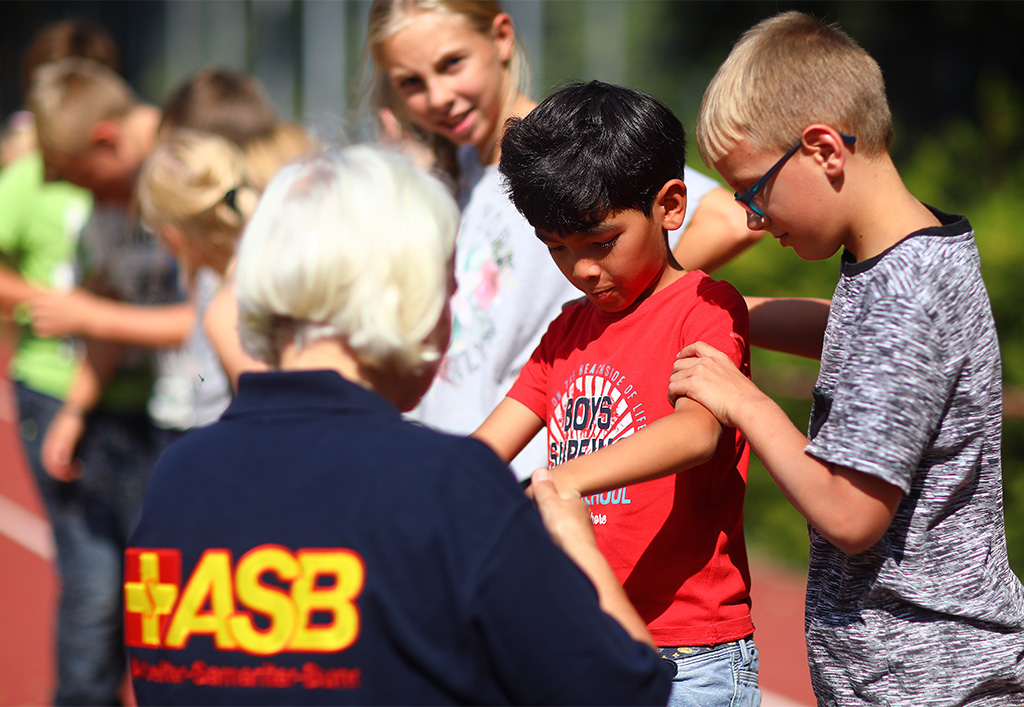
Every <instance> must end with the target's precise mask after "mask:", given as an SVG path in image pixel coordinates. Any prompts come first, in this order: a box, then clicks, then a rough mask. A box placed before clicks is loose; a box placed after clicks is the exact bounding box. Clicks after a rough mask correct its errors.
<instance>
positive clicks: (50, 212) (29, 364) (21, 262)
mask: <svg viewBox="0 0 1024 707" xmlns="http://www.w3.org/2000/svg"><path fill="white" fill-rule="evenodd" d="M91 206H92V197H91V195H90V193H89V192H88V191H87V190H85V189H82V188H80V187H76V186H74V185H72V184H69V183H67V182H44V181H43V160H42V157H41V156H40V155H39V154H38V153H32V154H30V155H28V156H26V157H23V158H21V159H19V160H17V161H15V162H13V163H11V164H9V165H7V166H6V167H4V168H3V169H2V170H0V257H2V261H3V263H4V264H5V265H7V266H8V267H11V268H12V269H14V270H17V271H18V272H19V273H20V274H21V276H22V277H23V278H24V279H25V280H26V281H27V282H30V283H32V284H37V285H41V286H44V287H48V288H53V289H58V290H67V289H70V288H71V287H73V286H74V280H75V270H74V262H75V250H76V246H77V242H78V236H79V233H80V232H81V230H82V226H83V225H84V224H85V222H86V220H87V219H88V217H89V212H90V209H91ZM15 317H16V319H17V320H18V322H19V329H20V331H19V339H18V347H17V350H16V351H15V353H14V356H13V357H12V358H11V364H10V376H11V378H12V379H13V380H16V381H20V382H21V383H23V384H24V385H26V386H27V387H29V388H31V389H32V390H35V391H38V392H40V393H43V394H45V395H49V396H51V397H54V398H59V399H63V398H64V396H65V395H66V393H67V389H68V386H69V385H70V384H71V380H72V378H73V376H74V373H75V360H76V349H75V343H74V341H73V340H71V339H63V338H40V337H38V336H36V335H35V333H34V332H33V331H32V327H31V326H30V325H29V324H28V322H27V319H26V318H24V317H23V316H19V312H18V310H17V309H16V310H15Z"/></svg>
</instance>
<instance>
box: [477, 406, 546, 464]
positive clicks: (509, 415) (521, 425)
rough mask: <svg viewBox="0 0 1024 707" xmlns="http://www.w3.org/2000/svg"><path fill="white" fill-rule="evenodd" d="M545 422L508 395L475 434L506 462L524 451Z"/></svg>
mask: <svg viewBox="0 0 1024 707" xmlns="http://www.w3.org/2000/svg"><path fill="white" fill-rule="evenodd" d="M543 425H544V423H543V420H541V418H539V417H538V416H537V415H536V414H534V412H533V411H532V410H530V409H529V408H528V407H526V406H525V405H523V404H522V403H521V402H519V401H518V400H515V399H513V398H509V397H506V398H504V399H503V400H502V401H501V402H500V403H498V407H496V408H494V411H493V412H492V413H491V414H490V415H488V416H487V419H486V420H484V421H483V423H482V424H481V425H480V426H479V427H478V428H477V429H476V430H475V431H474V432H473V434H472V435H471V436H472V437H474V438H475V439H478V440H480V441H481V442H483V443H484V444H486V445H487V446H488V447H490V448H491V449H492V450H493V451H494V453H495V454H497V455H498V457H499V458H501V460H502V461H503V462H505V463H506V464H508V463H509V462H511V461H512V460H513V459H515V457H516V455H517V454H519V452H521V451H523V447H525V446H526V445H527V444H528V443H529V441H530V440H531V439H533V436H534V435H535V434H537V432H539V431H540V430H541V428H542V427H543Z"/></svg>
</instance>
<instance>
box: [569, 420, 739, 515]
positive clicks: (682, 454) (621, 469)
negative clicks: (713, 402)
mask: <svg viewBox="0 0 1024 707" xmlns="http://www.w3.org/2000/svg"><path fill="white" fill-rule="evenodd" d="M680 403H681V404H682V405H683V407H684V408H685V409H684V410H677V411H676V412H674V413H672V414H671V415H667V416H665V417H663V418H661V419H659V420H655V421H654V422H652V423H651V424H650V425H648V426H647V427H645V428H644V429H642V430H640V431H638V432H636V433H634V434H633V435H631V436H629V437H626V438H624V439H621V440H619V441H617V442H615V443H614V444H610V445H607V446H605V447H602V448H601V449H599V450H597V451H594V452H591V453H589V454H585V455H582V456H578V457H576V458H575V459H571V460H569V461H567V462H565V463H564V464H560V465H558V466H556V467H555V468H554V469H552V470H551V476H552V478H553V479H554V482H555V485H556V486H557V487H558V488H559V489H566V490H572V491H576V492H578V493H579V494H581V495H583V496H587V495H589V494H593V493H600V492H602V491H609V490H611V489H616V488H619V487H622V486H628V485H629V484H635V483H640V482H642V481H650V480H651V479H657V478H660V477H662V476H668V475H669V474H674V473H677V472H679V471H682V470H684V469H688V468H691V467H695V466H699V465H700V464H703V463H705V462H707V461H709V460H710V459H711V457H712V456H713V455H714V453H715V449H716V448H717V446H718V440H719V438H720V437H721V433H722V426H721V425H720V424H719V423H718V421H717V420H715V418H714V416H712V415H711V413H710V412H708V411H707V410H706V409H705V408H703V407H702V406H700V405H699V404H698V403H695V402H693V401H692V400H684V401H680Z"/></svg>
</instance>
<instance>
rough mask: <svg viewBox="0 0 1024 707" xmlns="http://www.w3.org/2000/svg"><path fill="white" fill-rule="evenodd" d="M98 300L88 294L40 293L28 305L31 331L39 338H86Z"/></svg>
mask: <svg viewBox="0 0 1024 707" xmlns="http://www.w3.org/2000/svg"><path fill="white" fill-rule="evenodd" d="M101 299H102V298H100V297H97V296H96V295H94V294H92V293H90V292H88V291H87V290H72V291H71V292H43V293H40V294H38V295H37V296H35V297H33V298H32V299H31V300H30V301H29V308H30V309H31V311H32V328H33V329H34V330H35V332H36V334H38V335H39V336H88V335H89V334H90V332H89V324H90V318H91V315H92V314H94V313H95V309H94V307H95V306H96V304H97V303H98V302H99V301H101Z"/></svg>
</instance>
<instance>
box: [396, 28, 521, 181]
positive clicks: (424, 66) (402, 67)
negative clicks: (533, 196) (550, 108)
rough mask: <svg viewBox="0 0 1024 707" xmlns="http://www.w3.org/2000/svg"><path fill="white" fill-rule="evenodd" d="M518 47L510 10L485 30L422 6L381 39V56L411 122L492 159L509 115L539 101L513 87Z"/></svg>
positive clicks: (494, 157) (487, 158) (482, 156)
mask: <svg viewBox="0 0 1024 707" xmlns="http://www.w3.org/2000/svg"><path fill="white" fill-rule="evenodd" d="M514 46H515V31H514V29H513V27H512V21H511V19H510V18H509V17H508V15H505V14H499V15H498V16H496V17H495V19H494V22H493V24H492V26H491V29H490V32H489V33H487V34H481V33H479V32H477V31H475V30H474V29H473V28H471V27H470V26H469V25H468V24H467V22H466V20H464V19H463V18H461V17H459V16H455V15H444V14H441V13H437V12H420V13H413V14H410V15H409V16H408V17H407V18H406V20H405V22H404V24H403V26H402V28H401V29H400V30H399V31H398V32H396V33H394V34H393V35H392V36H391V37H389V38H388V39H387V40H385V41H384V42H382V43H381V45H380V47H379V49H378V51H377V60H378V62H379V63H380V65H381V68H382V69H383V70H384V72H385V74H386V75H387V77H388V79H389V80H390V82H391V85H392V86H393V87H394V89H395V91H396V93H397V94H398V96H399V97H400V99H401V100H402V102H403V103H404V105H405V108H406V110H407V111H408V113H409V116H410V117H411V118H412V120H414V121H415V122H416V123H417V124H418V125H419V126H420V127H422V128H423V129H424V130H427V131H428V132H430V133H434V134H436V135H440V136H442V137H444V138H447V139H448V140H450V141H452V142H454V143H455V144H457V145H471V146H473V147H474V148H476V150H477V153H478V154H479V156H480V159H481V161H482V162H483V163H485V164H492V163H494V162H497V160H498V141H499V138H500V134H501V129H502V126H503V125H504V122H505V120H506V119H507V118H508V117H510V116H511V115H514V114H516V115H525V114H526V113H528V112H529V111H530V110H531V109H532V108H533V107H534V105H535V104H534V103H533V102H532V101H530V100H529V99H528V98H526V97H525V96H523V95H521V94H518V93H517V92H516V91H515V88H514V87H512V86H511V85H510V81H511V78H510V72H509V68H508V64H509V60H510V58H511V56H512V52H513V48H514Z"/></svg>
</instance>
